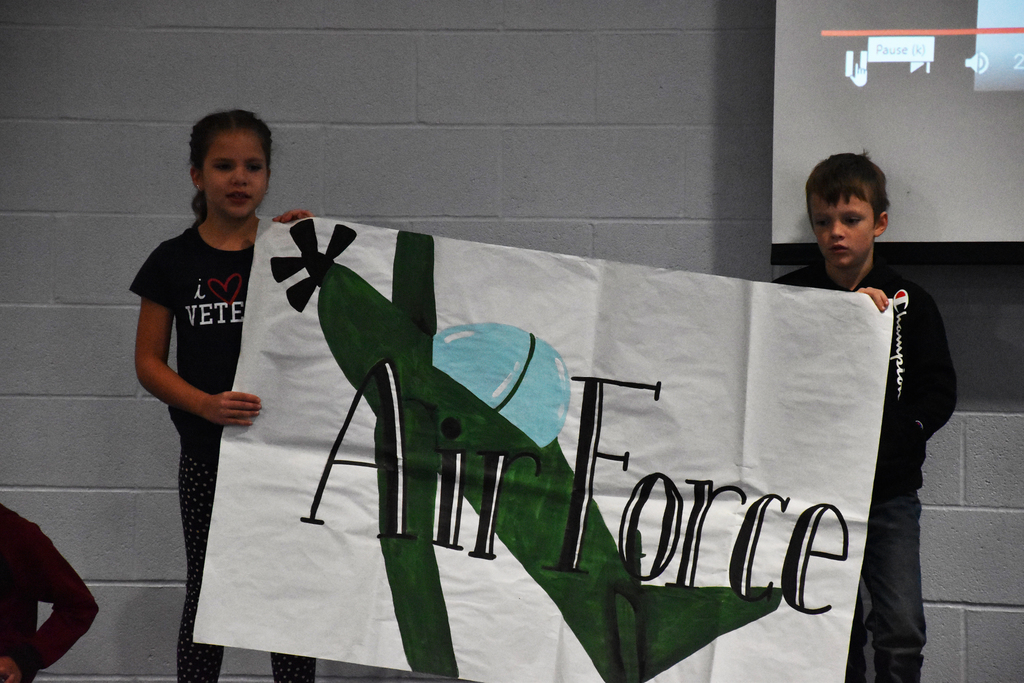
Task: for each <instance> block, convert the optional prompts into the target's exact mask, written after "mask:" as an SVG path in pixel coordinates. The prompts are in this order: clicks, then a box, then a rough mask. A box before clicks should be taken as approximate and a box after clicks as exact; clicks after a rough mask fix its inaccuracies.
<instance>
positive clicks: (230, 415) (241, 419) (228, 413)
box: [199, 391, 260, 427]
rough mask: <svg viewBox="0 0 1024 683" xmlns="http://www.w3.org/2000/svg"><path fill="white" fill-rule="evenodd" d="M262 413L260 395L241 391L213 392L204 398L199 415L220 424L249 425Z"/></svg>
mask: <svg viewBox="0 0 1024 683" xmlns="http://www.w3.org/2000/svg"><path fill="white" fill-rule="evenodd" d="M259 414H260V397H259V396H254V395H253V394H243V393H241V392H239V391H225V392H223V393H220V394H211V395H207V397H206V398H205V399H204V400H203V403H202V407H201V409H200V413H199V416H200V417H202V418H203V419H205V420H209V421H210V422H213V423H214V424H219V425H241V426H243V427H248V426H249V425H251V424H252V421H253V419H255V417H256V416H257V415H259Z"/></svg>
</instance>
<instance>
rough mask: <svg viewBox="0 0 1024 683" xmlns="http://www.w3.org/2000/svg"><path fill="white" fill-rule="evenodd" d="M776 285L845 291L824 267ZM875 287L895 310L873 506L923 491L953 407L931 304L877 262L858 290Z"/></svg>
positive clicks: (940, 330) (952, 380)
mask: <svg viewBox="0 0 1024 683" xmlns="http://www.w3.org/2000/svg"><path fill="white" fill-rule="evenodd" d="M775 282H776V283H778V284H783V285H796V286H799V287H815V288H818V289H834V290H839V291H846V290H845V288H844V287H841V286H840V285H837V284H836V283H835V282H833V281H832V280H831V279H830V278H829V277H828V275H827V273H826V272H825V262H824V261H820V262H818V263H815V264H812V265H810V266H807V267H806V268H801V269H800V270H796V271H794V272H792V273H789V274H787V275H783V276H782V277H780V278H778V279H777V280H775ZM862 287H873V288H875V289H880V290H882V291H883V292H885V294H886V295H887V296H888V297H889V302H890V304H889V305H890V306H893V315H894V321H893V334H892V350H891V352H890V354H889V356H890V362H889V377H888V380H887V383H886V388H885V407H884V409H883V413H882V434H881V439H880V441H879V444H878V464H877V467H876V469H875V483H874V492H873V494H872V501H874V502H880V501H883V500H886V499H888V498H892V497H893V496H896V495H899V494H901V493H910V492H912V491H916V490H917V489H919V488H921V483H922V477H921V465H922V464H923V463H924V457H925V442H926V441H927V440H928V438H929V437H931V435H932V434H934V433H935V432H937V431H938V430H939V428H941V427H942V425H944V424H946V421H947V420H948V419H949V417H950V415H952V414H953V409H954V408H955V407H956V373H955V372H954V371H953V361H952V359H951V358H950V356H949V346H948V345H947V343H946V330H945V327H944V326H943V325H942V316H940V315H939V309H938V308H937V307H936V306H935V301H934V300H933V299H932V298H931V296H929V294H928V293H927V292H926V291H924V290H923V289H922V288H921V287H919V286H918V285H916V284H914V283H913V282H910V281H908V280H905V279H903V277H902V276H900V274H899V273H897V272H896V271H894V270H893V269H892V268H890V267H889V266H888V265H886V263H885V261H883V260H882V259H880V258H879V257H877V256H876V257H875V260H874V268H872V269H871V272H869V273H868V274H867V275H866V276H864V279H863V280H861V281H860V283H858V284H857V287H856V288H857V289H860V288H862Z"/></svg>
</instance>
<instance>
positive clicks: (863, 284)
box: [775, 153, 956, 683]
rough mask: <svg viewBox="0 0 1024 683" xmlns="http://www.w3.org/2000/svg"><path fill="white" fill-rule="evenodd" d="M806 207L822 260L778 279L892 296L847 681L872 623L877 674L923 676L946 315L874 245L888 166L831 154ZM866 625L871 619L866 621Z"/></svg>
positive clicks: (885, 678)
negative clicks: (866, 607) (926, 507)
mask: <svg viewBox="0 0 1024 683" xmlns="http://www.w3.org/2000/svg"><path fill="white" fill-rule="evenodd" d="M806 199H807V215H808V218H809V219H810V221H811V228H812V229H813V231H814V236H815V238H816V240H817V242H818V248H819V249H820V250H821V254H822V257H823V260H822V261H819V262H817V263H814V264H812V265H810V266H807V267H805V268H801V269H800V270H797V271H794V272H792V273H789V274H787V275H784V276H782V277H780V278H778V279H777V280H775V282H777V283H779V284H787V285H797V286H801V287H816V288H820V289H835V290H845V291H851V292H853V291H856V292H862V293H864V294H867V295H868V296H870V297H871V299H872V300H873V301H874V302H875V304H876V305H877V306H878V310H879V311H884V310H886V309H887V308H888V307H889V305H890V304H891V305H892V306H894V309H893V314H894V326H893V339H892V352H891V354H890V367H889V377H888V381H887V385H886V396H885V405H884V409H883V414H882V429H881V439H880V442H879V448H878V461H877V465H876V470H875V480H874V490H873V493H872V499H871V509H870V512H869V514H868V532H867V541H866V545H865V549H864V565H863V568H862V570H861V576H862V579H863V584H862V590H863V589H864V588H866V589H867V592H868V595H869V596H870V598H871V611H870V613H869V614H868V615H867V620H866V622H865V619H864V615H863V606H862V600H861V596H858V600H857V609H856V613H855V615H854V623H853V631H852V633H851V638H850V654H849V658H848V661H847V669H846V680H847V682H848V683H852V682H855V681H856V682H861V683H862V682H863V681H864V680H865V662H864V655H863V648H864V645H865V643H866V642H867V631H866V628H867V629H870V630H871V632H872V646H873V648H874V651H875V662H874V663H875V680H876V681H877V682H878V683H885V682H889V681H900V682H908V681H915V682H916V681H920V678H921V665H922V663H923V661H924V658H923V656H922V654H921V652H922V649H923V648H924V644H925V623H924V605H923V600H922V596H921V560H920V536H921V530H920V516H921V502H920V500H919V499H918V496H917V490H918V489H919V488H921V484H922V475H921V465H922V463H923V462H924V458H925V442H926V441H927V440H928V438H929V437H930V436H931V435H932V434H934V433H935V432H936V431H938V429H939V428H941V427H942V426H943V425H944V424H945V423H946V421H947V420H948V419H949V417H950V415H952V413H953V409H954V408H955V406H956V375H955V373H954V371H953V363H952V360H951V358H950V355H949V348H948V346H947V343H946V332H945V328H944V327H943V324H942V317H941V316H940V315H939V311H938V308H937V307H936V306H935V302H934V301H933V300H932V298H931V296H929V295H928V293H927V292H925V291H924V290H923V289H922V288H921V287H919V286H918V285H916V284H914V283H912V282H909V281H907V280H905V279H903V278H902V277H901V276H900V275H899V274H898V273H896V271H894V270H892V269H891V268H889V266H888V265H886V263H885V262H884V261H883V260H882V259H881V258H879V257H876V256H875V254H874V246H875V238H877V237H878V236H880V235H881V234H882V233H883V232H885V230H886V228H887V227H888V224H889V216H888V213H887V212H886V210H887V209H888V207H889V199H888V196H887V195H886V190H885V174H884V173H883V172H882V170H881V169H880V168H878V166H876V165H875V164H874V163H873V162H872V161H871V160H870V159H869V158H868V157H867V155H866V154H849V153H846V154H835V155H832V156H830V157H829V158H828V159H825V160H824V161H822V162H820V163H819V164H818V165H817V166H815V168H814V170H813V171H812V172H811V174H810V176H809V177H808V179H807V185H806ZM865 627H866V628H865Z"/></svg>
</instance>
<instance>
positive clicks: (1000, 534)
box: [921, 509, 1024, 605]
mask: <svg viewBox="0 0 1024 683" xmlns="http://www.w3.org/2000/svg"><path fill="white" fill-rule="evenodd" d="M1022 538H1024V512H1021V511H1019V510H995V511H988V510H970V509H962V510H949V509H927V510H925V512H924V514H923V515H922V518H921V573H922V575H923V577H924V593H925V599H926V600H935V601H938V600H941V601H943V602H965V603H976V604H986V605H1021V604H1024V582H1021V580H1020V568H1021V566H1024V545H1022V544H1021V543H1020V539H1022Z"/></svg>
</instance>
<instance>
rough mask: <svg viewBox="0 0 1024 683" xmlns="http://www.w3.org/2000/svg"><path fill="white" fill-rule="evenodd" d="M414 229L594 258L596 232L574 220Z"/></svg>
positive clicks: (427, 224)
mask: <svg viewBox="0 0 1024 683" xmlns="http://www.w3.org/2000/svg"><path fill="white" fill-rule="evenodd" d="M411 229H412V230H413V231H414V232H425V233H428V234H430V235H436V236H438V237H449V238H452V239H458V240H469V241H471V242H483V243H486V244H500V245H503V246H508V247H518V248H521V249H537V250H540V251H547V252H551V253H554V254H572V255H574V256H591V255H592V253H591V252H592V251H593V235H592V232H593V229H592V227H591V225H590V224H589V223H586V222H583V221H573V220H474V219H465V220H458V221H455V220H436V221H427V220H424V221H416V222H415V223H414V224H413V225H412V226H411Z"/></svg>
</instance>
